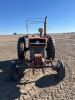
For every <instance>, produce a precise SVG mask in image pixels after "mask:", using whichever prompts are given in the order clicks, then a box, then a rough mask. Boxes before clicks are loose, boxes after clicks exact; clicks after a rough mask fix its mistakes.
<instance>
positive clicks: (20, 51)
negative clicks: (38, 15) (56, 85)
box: [11, 17, 65, 80]
mask: <svg viewBox="0 0 75 100" xmlns="http://www.w3.org/2000/svg"><path fill="white" fill-rule="evenodd" d="M46 20H47V17H45V18H44V32H43V28H39V29H38V31H39V34H37V35H36V34H33V35H32V34H31V35H28V34H27V35H25V36H23V37H20V38H19V39H18V43H17V55H18V60H17V61H13V62H12V67H11V78H12V79H13V80H18V79H19V78H20V75H21V74H22V72H21V68H22V67H24V69H29V68H31V69H32V73H33V75H34V74H35V69H42V72H43V73H44V71H45V68H52V69H53V70H55V71H57V73H58V78H60V79H63V78H64V77H65V67H64V64H63V62H62V61H61V60H56V59H55V45H54V40H53V38H52V37H51V36H50V35H47V32H46V23H47V21H46ZM27 53H28V57H26V54H27Z"/></svg>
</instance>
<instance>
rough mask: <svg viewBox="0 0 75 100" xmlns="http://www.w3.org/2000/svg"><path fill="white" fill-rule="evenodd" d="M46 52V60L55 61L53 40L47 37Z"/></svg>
mask: <svg viewBox="0 0 75 100" xmlns="http://www.w3.org/2000/svg"><path fill="white" fill-rule="evenodd" d="M46 52H47V59H50V58H51V59H52V60H54V59H55V46H54V43H53V39H52V38H51V37H50V36H49V37H48V41H47V48H46Z"/></svg>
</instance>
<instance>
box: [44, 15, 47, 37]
mask: <svg viewBox="0 0 75 100" xmlns="http://www.w3.org/2000/svg"><path fill="white" fill-rule="evenodd" d="M46 20H47V16H46V17H45V20H44V36H46V24H47V22H46Z"/></svg>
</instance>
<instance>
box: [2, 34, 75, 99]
mask: <svg viewBox="0 0 75 100" xmlns="http://www.w3.org/2000/svg"><path fill="white" fill-rule="evenodd" d="M18 37H19V36H0V100H75V34H61V35H60V34H57V35H53V37H54V39H55V41H56V58H57V59H61V60H63V62H64V64H65V69H66V72H65V78H64V79H63V80H62V81H58V80H56V79H55V72H54V71H52V69H46V71H45V73H44V74H43V73H42V71H41V70H36V71H35V75H33V74H32V70H31V69H28V70H26V71H24V73H25V75H24V77H22V79H20V80H18V81H17V82H12V81H11V79H10V65H11V63H10V62H11V60H13V59H17V47H16V45H17V39H18Z"/></svg>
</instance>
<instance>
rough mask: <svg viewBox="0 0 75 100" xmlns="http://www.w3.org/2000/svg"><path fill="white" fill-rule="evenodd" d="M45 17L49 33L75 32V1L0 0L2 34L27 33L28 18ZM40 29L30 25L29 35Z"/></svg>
mask: <svg viewBox="0 0 75 100" xmlns="http://www.w3.org/2000/svg"><path fill="white" fill-rule="evenodd" d="M45 16H47V32H71V31H75V0H0V34H12V33H13V32H17V33H26V27H25V20H26V19H27V18H44V17H45ZM39 27H43V24H36V25H29V33H35V32H37V31H38V29H37V28H39Z"/></svg>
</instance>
